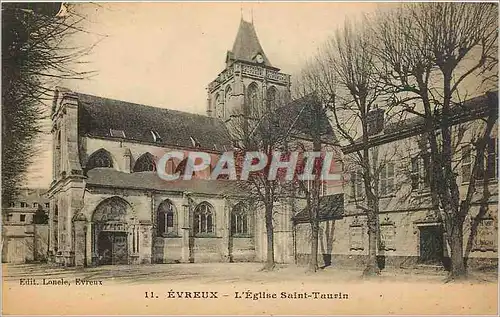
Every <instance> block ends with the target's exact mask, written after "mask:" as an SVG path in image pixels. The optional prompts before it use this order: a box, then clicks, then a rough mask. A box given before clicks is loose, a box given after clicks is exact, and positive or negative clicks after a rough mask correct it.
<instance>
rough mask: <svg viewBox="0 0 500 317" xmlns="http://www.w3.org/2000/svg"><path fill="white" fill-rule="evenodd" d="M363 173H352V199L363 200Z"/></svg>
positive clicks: (360, 171) (359, 171)
mask: <svg viewBox="0 0 500 317" xmlns="http://www.w3.org/2000/svg"><path fill="white" fill-rule="evenodd" d="M363 185H364V184H363V171H362V170H358V171H356V172H352V173H351V197H352V198H353V199H359V198H363V194H364V186H363Z"/></svg>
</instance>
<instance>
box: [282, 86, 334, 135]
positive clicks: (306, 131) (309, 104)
mask: <svg viewBox="0 0 500 317" xmlns="http://www.w3.org/2000/svg"><path fill="white" fill-rule="evenodd" d="M319 102H320V101H319V100H318V98H317V96H316V95H315V94H309V95H306V96H304V97H301V98H298V99H295V100H293V101H292V102H291V103H289V104H288V105H286V106H284V107H282V108H281V109H280V110H278V111H286V114H284V115H283V116H284V117H289V118H297V120H296V121H294V123H293V126H294V129H293V132H294V133H295V134H296V135H298V136H302V137H305V138H308V139H310V138H312V133H313V130H312V124H313V123H314V120H315V118H314V108H313V107H314V104H315V103H319ZM320 134H321V140H323V141H325V142H328V143H332V144H336V143H337V137H336V136H335V133H334V131H333V128H332V125H331V124H330V121H329V120H328V116H327V115H326V113H323V114H322V115H321V117H320Z"/></svg>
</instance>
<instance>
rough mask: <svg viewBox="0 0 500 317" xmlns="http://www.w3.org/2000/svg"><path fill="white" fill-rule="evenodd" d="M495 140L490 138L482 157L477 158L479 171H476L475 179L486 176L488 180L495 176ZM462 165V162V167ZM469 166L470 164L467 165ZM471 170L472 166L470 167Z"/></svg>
mask: <svg viewBox="0 0 500 317" xmlns="http://www.w3.org/2000/svg"><path fill="white" fill-rule="evenodd" d="M496 143H497V140H496V138H490V139H488V140H487V143H486V148H485V150H484V155H483V156H480V157H479V162H478V163H479V170H478V171H477V174H476V178H477V179H484V177H485V176H486V177H487V178H488V179H494V178H496V176H497V150H496V145H497V144H496ZM462 158H463V157H462ZM463 165H464V163H463V161H462V166H463ZM469 165H471V164H469ZM470 168H472V166H471V167H470Z"/></svg>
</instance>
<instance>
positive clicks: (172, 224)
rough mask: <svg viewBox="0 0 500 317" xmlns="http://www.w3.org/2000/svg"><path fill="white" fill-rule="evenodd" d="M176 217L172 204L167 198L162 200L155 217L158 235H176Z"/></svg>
mask: <svg viewBox="0 0 500 317" xmlns="http://www.w3.org/2000/svg"><path fill="white" fill-rule="evenodd" d="M176 218H177V217H176V214H175V210H174V205H173V204H172V203H171V202H170V201H169V200H165V201H163V202H162V203H161V204H160V206H158V212H157V218H156V228H157V232H158V236H166V235H176V234H177V230H176V227H177V226H176V222H177V219H176Z"/></svg>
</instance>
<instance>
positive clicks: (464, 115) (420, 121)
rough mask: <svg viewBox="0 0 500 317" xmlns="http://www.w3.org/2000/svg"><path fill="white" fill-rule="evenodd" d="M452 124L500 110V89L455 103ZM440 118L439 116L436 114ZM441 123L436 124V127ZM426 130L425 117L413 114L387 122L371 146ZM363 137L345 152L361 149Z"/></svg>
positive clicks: (371, 139)
mask: <svg viewBox="0 0 500 317" xmlns="http://www.w3.org/2000/svg"><path fill="white" fill-rule="evenodd" d="M451 110H452V111H451V112H452V113H451V115H450V124H452V125H456V124H461V123H465V122H468V121H471V120H475V119H478V118H483V117H485V116H487V114H488V112H489V111H491V110H493V111H495V112H497V111H498V91H492V92H488V93H486V94H483V95H480V96H477V97H474V98H471V99H468V100H465V101H464V102H463V103H460V104H454V105H453V106H452V108H451ZM436 119H439V116H436ZM438 128H439V125H438V124H436V129H438ZM423 130H424V118H423V117H420V116H413V117H410V118H407V119H404V120H401V121H398V122H390V123H387V124H386V125H385V127H384V130H383V132H382V133H381V134H378V135H375V136H373V137H371V138H370V141H369V142H370V146H377V145H381V144H386V143H390V142H393V141H397V140H402V139H404V138H409V137H412V136H415V135H419V134H421V133H422V132H423ZM361 146H362V138H358V139H356V140H355V143H354V144H349V145H346V146H344V147H343V148H342V151H343V152H344V154H349V153H352V152H354V151H357V150H359V149H361Z"/></svg>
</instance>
